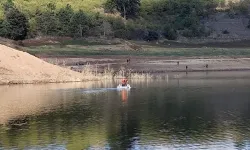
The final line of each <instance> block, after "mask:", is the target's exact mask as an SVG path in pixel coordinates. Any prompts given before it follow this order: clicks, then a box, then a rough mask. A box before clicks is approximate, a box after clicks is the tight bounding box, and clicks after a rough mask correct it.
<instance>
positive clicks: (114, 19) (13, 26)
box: [0, 0, 250, 41]
mask: <svg viewBox="0 0 250 150" xmlns="http://www.w3.org/2000/svg"><path fill="white" fill-rule="evenodd" d="M224 2H225V0H91V1H89V0H88V1H84V2H83V1H82V0H76V1H74V2H72V1H68V0H61V1H51V0H39V1H38V0H25V1H24V0H3V1H1V2H0V3H1V8H0V13H1V15H0V17H1V19H0V36H2V37H7V38H10V39H14V40H22V39H24V38H32V37H37V36H70V37H75V38H79V37H87V36H97V37H100V36H105V37H116V38H123V39H134V40H146V41H152V40H158V39H159V38H166V39H168V40H176V39H177V38H178V36H185V37H200V36H207V35H209V34H210V31H209V29H206V28H205V27H204V25H203V24H202V23H201V20H204V19H206V18H209V16H211V15H212V14H214V13H215V12H216V11H218V10H217V8H218V7H225V6H224V5H223V3H224ZM249 2H250V1H249V0H244V1H241V2H239V3H237V4H235V3H229V5H228V6H229V7H228V8H229V9H227V10H226V11H228V14H229V15H230V16H232V17H234V16H235V15H237V14H238V13H242V14H248V7H247V6H248V4H249Z"/></svg>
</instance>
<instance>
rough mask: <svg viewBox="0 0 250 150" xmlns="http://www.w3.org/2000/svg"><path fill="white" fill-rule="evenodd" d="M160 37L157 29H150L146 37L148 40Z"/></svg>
mask: <svg viewBox="0 0 250 150" xmlns="http://www.w3.org/2000/svg"><path fill="white" fill-rule="evenodd" d="M158 39H159V34H158V33H157V32H155V31H148V34H147V35H146V36H145V37H144V40H146V41H156V40H158Z"/></svg>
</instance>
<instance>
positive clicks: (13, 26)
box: [4, 7, 28, 40]
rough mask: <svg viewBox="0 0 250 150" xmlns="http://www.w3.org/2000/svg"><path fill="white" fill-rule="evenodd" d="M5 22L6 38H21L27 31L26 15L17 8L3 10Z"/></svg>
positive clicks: (23, 37)
mask: <svg viewBox="0 0 250 150" xmlns="http://www.w3.org/2000/svg"><path fill="white" fill-rule="evenodd" d="M5 19H6V22H5V23H4V26H5V31H8V32H9V34H6V35H7V37H8V38H11V39H13V40H23V39H25V37H26V36H27V33H28V20H27V18H26V16H25V15H24V14H23V13H21V12H20V11H19V10H18V9H17V8H15V7H14V8H10V9H8V10H7V12H5Z"/></svg>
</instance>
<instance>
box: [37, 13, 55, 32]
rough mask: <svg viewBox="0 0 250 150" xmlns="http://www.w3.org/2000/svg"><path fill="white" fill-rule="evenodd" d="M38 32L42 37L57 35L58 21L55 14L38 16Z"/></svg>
mask: <svg viewBox="0 0 250 150" xmlns="http://www.w3.org/2000/svg"><path fill="white" fill-rule="evenodd" d="M36 31H37V32H38V34H41V35H57V34H58V19H57V17H56V15H55V14H54V13H53V12H48V11H46V12H42V13H41V14H39V15H38V16H36Z"/></svg>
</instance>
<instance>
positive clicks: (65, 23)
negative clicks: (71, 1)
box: [57, 5, 74, 36]
mask: <svg viewBox="0 0 250 150" xmlns="http://www.w3.org/2000/svg"><path fill="white" fill-rule="evenodd" d="M73 15H74V10H73V9H72V8H71V6H70V5H67V6H66V7H64V8H61V9H60V10H59V11H58V13H57V17H58V19H59V27H60V34H61V35H66V36H68V35H70V28H71V22H70V21H71V18H72V17H73Z"/></svg>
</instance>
